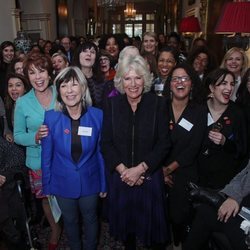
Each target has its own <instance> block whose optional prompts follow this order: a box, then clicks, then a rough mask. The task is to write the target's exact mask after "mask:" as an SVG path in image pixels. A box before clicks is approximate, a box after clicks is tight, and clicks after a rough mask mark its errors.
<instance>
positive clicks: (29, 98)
mask: <svg viewBox="0 0 250 250" xmlns="http://www.w3.org/2000/svg"><path fill="white" fill-rule="evenodd" d="M51 88H52V90H53V98H52V101H51V103H50V107H49V109H53V108H54V106H55V100H56V89H55V87H54V86H52V87H51ZM44 114H45V109H44V108H43V107H42V105H41V104H40V103H39V101H38V99H37V98H36V95H35V91H34V89H31V90H30V91H29V92H28V93H27V94H26V95H24V96H22V97H20V98H19V99H18V100H17V101H16V107H15V113H14V140H15V142H16V143H17V144H20V145H23V146H25V147H26V166H27V167H28V168H30V169H32V170H38V169H41V145H39V144H36V141H35V135H36V132H37V130H38V129H39V127H40V126H41V125H42V124H43V121H44Z"/></svg>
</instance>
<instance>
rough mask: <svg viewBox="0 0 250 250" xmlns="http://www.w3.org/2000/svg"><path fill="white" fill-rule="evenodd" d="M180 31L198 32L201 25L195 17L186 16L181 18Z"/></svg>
mask: <svg viewBox="0 0 250 250" xmlns="http://www.w3.org/2000/svg"><path fill="white" fill-rule="evenodd" d="M179 31H180V32H200V31H201V27H200V23H199V20H198V18H197V17H194V16H188V17H184V18H182V20H181V22H180V27H179Z"/></svg>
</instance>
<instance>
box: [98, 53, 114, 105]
mask: <svg viewBox="0 0 250 250" xmlns="http://www.w3.org/2000/svg"><path fill="white" fill-rule="evenodd" d="M113 62H114V58H113V57H112V56H111V55H110V54H109V53H108V52H107V51H106V50H100V51H99V53H98V54H97V82H99V83H100V84H102V85H103V96H102V104H101V107H104V106H105V105H106V104H107V98H109V97H112V96H116V95H118V94H119V93H118V91H117V90H116V89H115V87H114V77H115V70H114V68H113Z"/></svg>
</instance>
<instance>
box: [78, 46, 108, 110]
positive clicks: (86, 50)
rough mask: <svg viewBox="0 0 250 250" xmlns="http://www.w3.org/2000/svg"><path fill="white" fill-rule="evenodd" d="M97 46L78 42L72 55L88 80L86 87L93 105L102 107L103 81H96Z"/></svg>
mask: <svg viewBox="0 0 250 250" xmlns="http://www.w3.org/2000/svg"><path fill="white" fill-rule="evenodd" d="M97 53H98V48H97V46H96V45H95V44H94V43H92V42H86V43H83V44H80V45H79V46H78V48H77V49H76V52H75V55H74V59H73V62H74V65H75V66H77V67H78V68H80V69H81V71H82V72H83V74H84V76H85V77H86V79H87V82H88V88H89V91H90V95H91V98H92V101H93V106H95V107H99V108H100V107H102V98H103V91H104V83H103V82H102V83H99V82H97V79H96V72H95V69H96V67H95V66H96V63H97V60H96V58H97Z"/></svg>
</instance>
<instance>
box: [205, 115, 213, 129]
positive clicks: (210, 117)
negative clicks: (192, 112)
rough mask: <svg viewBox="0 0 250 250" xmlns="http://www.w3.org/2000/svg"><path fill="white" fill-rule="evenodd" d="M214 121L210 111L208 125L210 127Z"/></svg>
mask: <svg viewBox="0 0 250 250" xmlns="http://www.w3.org/2000/svg"><path fill="white" fill-rule="evenodd" d="M213 123H214V119H213V117H212V116H211V114H210V113H208V114H207V126H208V127H209V126H210V125H211V124H213Z"/></svg>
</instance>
